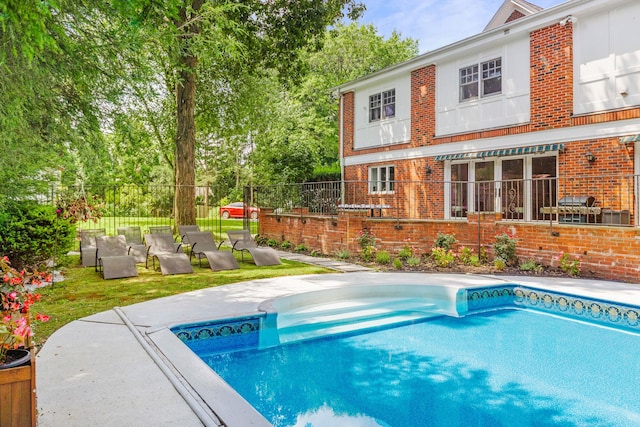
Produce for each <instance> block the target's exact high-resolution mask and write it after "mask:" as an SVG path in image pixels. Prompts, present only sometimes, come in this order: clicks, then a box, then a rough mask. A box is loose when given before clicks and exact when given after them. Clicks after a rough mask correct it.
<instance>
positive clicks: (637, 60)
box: [574, 1, 640, 114]
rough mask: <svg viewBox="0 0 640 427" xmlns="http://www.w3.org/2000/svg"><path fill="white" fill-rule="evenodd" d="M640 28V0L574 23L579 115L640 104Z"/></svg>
mask: <svg viewBox="0 0 640 427" xmlns="http://www.w3.org/2000/svg"><path fill="white" fill-rule="evenodd" d="M639 28H640V2H637V1H630V2H628V3H627V4H623V5H620V6H619V7H617V8H615V9H613V10H610V11H608V12H607V11H600V12H598V13H596V14H593V15H590V16H579V17H578V20H577V22H576V23H575V24H574V31H575V33H574V63H575V69H574V73H575V80H574V84H575V97H574V100H575V105H574V112H575V113H576V114H584V113H591V112H596V111H602V110H611V109H616V108H624V107H629V106H634V105H640V30H639ZM625 91H626V93H627V95H626V96H623V95H622V94H621V92H625Z"/></svg>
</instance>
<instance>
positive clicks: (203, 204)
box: [26, 184, 258, 240]
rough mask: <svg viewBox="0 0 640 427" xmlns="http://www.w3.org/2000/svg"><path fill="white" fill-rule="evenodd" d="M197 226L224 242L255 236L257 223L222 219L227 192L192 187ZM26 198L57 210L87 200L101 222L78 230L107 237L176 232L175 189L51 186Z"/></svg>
mask: <svg viewBox="0 0 640 427" xmlns="http://www.w3.org/2000/svg"><path fill="white" fill-rule="evenodd" d="M193 191H194V195H195V203H196V205H195V210H196V223H197V225H199V226H200V228H201V229H203V230H210V231H212V232H213V233H214V235H215V237H216V238H217V239H220V240H221V239H224V238H226V235H225V231H226V230H228V229H235V228H246V229H250V230H251V231H252V233H257V232H258V225H257V221H253V220H251V219H250V218H249V216H248V215H247V216H245V217H243V218H240V219H223V218H221V217H220V214H219V213H220V206H221V204H225V203H226V202H227V201H229V202H235V201H237V200H227V198H226V196H227V194H228V193H229V191H228V189H227V188H215V187H211V186H194V187H193ZM28 194H29V195H28V196H26V198H29V199H31V200H37V201H38V202H40V203H43V204H51V205H53V206H58V204H59V202H60V200H61V199H68V200H74V199H78V198H86V199H87V200H89V201H90V203H92V204H93V205H97V206H98V207H99V211H100V213H101V215H100V218H98V219H90V220H87V221H80V222H78V223H77V227H78V229H97V228H104V229H105V231H106V233H107V234H108V235H115V234H117V230H118V228H125V227H136V226H138V227H140V229H141V230H142V232H143V233H145V232H148V230H149V228H150V227H157V226H166V225H169V226H171V228H172V229H175V222H174V217H173V203H174V194H175V186H172V185H130V184H127V185H99V186H78V187H60V186H57V185H50V186H49V187H48V189H47V190H44V191H43V190H42V189H40V190H38V191H37V192H30V193H28Z"/></svg>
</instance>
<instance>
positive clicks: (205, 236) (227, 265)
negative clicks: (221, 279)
mask: <svg viewBox="0 0 640 427" xmlns="http://www.w3.org/2000/svg"><path fill="white" fill-rule="evenodd" d="M186 237H187V238H188V240H189V242H190V243H191V255H190V257H189V260H191V258H194V257H195V258H198V265H199V266H200V267H202V258H207V261H208V262H209V267H211V269H212V270H213V271H217V270H235V269H238V268H240V266H239V265H238V260H236V257H234V256H233V253H232V252H229V251H221V250H219V249H220V245H221V244H222V243H220V244H218V245H216V242H215V241H214V240H213V234H211V232H210V231H198V232H187V233H186Z"/></svg>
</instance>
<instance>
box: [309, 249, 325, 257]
mask: <svg viewBox="0 0 640 427" xmlns="http://www.w3.org/2000/svg"><path fill="white" fill-rule="evenodd" d="M309 255H311V256H315V257H318V256H320V255H322V253H320V251H319V250H317V249H314V250H312V251H311V253H310V254H309Z"/></svg>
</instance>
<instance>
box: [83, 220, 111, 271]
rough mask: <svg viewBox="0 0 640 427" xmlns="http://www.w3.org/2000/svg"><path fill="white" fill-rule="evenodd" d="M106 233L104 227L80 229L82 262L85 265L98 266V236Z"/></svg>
mask: <svg viewBox="0 0 640 427" xmlns="http://www.w3.org/2000/svg"><path fill="white" fill-rule="evenodd" d="M105 234H106V231H105V229H104V228H94V229H91V230H80V262H81V263H82V266H83V267H95V266H96V237H98V236H104V235H105Z"/></svg>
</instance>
